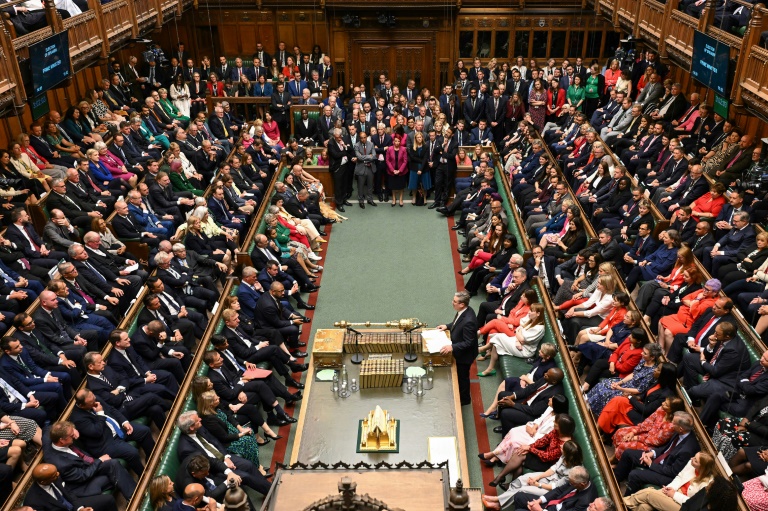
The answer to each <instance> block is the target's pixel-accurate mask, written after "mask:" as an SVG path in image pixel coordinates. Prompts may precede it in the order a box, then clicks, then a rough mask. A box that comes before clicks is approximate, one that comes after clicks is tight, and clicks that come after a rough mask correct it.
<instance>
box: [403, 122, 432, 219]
mask: <svg viewBox="0 0 768 511" xmlns="http://www.w3.org/2000/svg"><path fill="white" fill-rule="evenodd" d="M406 140H407V139H406ZM426 159H427V147H426V146H425V145H424V133H422V132H421V131H417V132H416V133H415V134H414V135H413V144H412V145H409V146H408V170H410V171H411V173H410V179H409V181H408V189H409V190H411V193H412V195H413V199H412V200H411V204H412V205H414V206H415V205H416V196H417V195H418V193H419V192H418V188H419V184H421V187H422V189H423V190H424V192H423V193H425V194H426V193H427V190H429V189H431V188H432V179H431V178H430V175H429V171H428V170H426V171H423V169H424V161H425V160H426Z"/></svg>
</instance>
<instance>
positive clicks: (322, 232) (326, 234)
mask: <svg viewBox="0 0 768 511" xmlns="http://www.w3.org/2000/svg"><path fill="white" fill-rule="evenodd" d="M317 234H319V235H320V236H328V233H327V232H325V231H317Z"/></svg>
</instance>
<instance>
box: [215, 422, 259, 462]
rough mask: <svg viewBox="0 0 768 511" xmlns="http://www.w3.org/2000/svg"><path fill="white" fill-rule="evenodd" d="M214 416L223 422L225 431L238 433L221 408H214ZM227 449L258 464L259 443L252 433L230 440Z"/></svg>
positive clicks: (233, 433)
mask: <svg viewBox="0 0 768 511" xmlns="http://www.w3.org/2000/svg"><path fill="white" fill-rule="evenodd" d="M216 416H217V417H218V418H219V419H220V420H221V421H222V422H223V423H224V424H226V425H227V432H228V433H229V434H230V435H239V432H238V430H237V428H236V427H235V426H234V425H233V424H232V423H231V422H229V419H228V418H227V414H225V413H224V412H222V411H221V410H216ZM227 450H228V451H229V452H232V453H234V454H237V455H238V456H242V457H243V458H245V459H247V460H248V461H250V462H251V463H253V464H254V465H256V466H257V467H258V466H259V465H260V463H259V444H257V443H256V438H255V437H254V436H253V435H246V436H241V437H240V438H238V439H237V440H233V441H232V442H230V444H229V446H228V447H227Z"/></svg>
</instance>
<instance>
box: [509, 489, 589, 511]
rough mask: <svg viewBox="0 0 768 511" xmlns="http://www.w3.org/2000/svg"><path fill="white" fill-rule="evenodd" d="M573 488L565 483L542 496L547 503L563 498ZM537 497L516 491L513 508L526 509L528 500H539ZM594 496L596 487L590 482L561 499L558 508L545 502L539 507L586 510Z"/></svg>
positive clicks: (559, 510)
mask: <svg viewBox="0 0 768 511" xmlns="http://www.w3.org/2000/svg"><path fill="white" fill-rule="evenodd" d="M575 490H576V488H574V487H573V486H571V485H570V483H566V484H564V485H561V486H558V487H556V488H553V489H552V490H550V491H548V492H547V493H545V494H544V498H545V499H546V500H547V503H549V502H552V501H553V500H559V499H563V498H564V497H565V496H566V495H568V494H569V493H571V492H572V491H575ZM539 498H540V497H539V496H538V495H533V494H531V493H525V492H518V493H516V494H515V505H514V509H528V502H530V501H532V500H539ZM596 498H597V488H596V487H595V483H590V484H589V486H587V487H586V488H585V489H583V490H581V491H576V493H575V494H574V495H573V496H572V497H569V498H567V499H565V500H563V502H562V504H560V507H559V508H556V507H554V506H548V505H547V504H546V503H545V504H543V505H542V506H541V508H542V509H548V510H551V511H554V510H555V509H557V510H558V511H586V509H587V507H588V506H589V505H590V504H591V503H592V501H593V500H595V499H596Z"/></svg>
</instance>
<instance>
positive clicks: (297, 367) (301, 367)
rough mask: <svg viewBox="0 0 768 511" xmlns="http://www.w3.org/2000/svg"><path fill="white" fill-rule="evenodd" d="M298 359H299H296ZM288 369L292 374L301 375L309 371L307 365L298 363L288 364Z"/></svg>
mask: <svg viewBox="0 0 768 511" xmlns="http://www.w3.org/2000/svg"><path fill="white" fill-rule="evenodd" d="M297 358H300V357H297ZM288 367H289V368H290V370H291V372H292V373H303V372H304V371H306V370H307V369H309V364H299V363H298V362H290V363H289V364H288Z"/></svg>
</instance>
